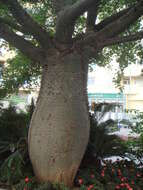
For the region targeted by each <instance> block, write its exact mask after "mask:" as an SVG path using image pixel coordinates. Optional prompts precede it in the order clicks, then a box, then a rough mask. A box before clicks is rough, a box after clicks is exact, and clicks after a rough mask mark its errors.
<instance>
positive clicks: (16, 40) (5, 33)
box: [0, 23, 45, 63]
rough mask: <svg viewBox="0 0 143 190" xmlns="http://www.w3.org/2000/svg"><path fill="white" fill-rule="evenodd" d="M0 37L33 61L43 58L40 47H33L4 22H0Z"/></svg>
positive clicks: (39, 60) (40, 60)
mask: <svg viewBox="0 0 143 190" xmlns="http://www.w3.org/2000/svg"><path fill="white" fill-rule="evenodd" d="M0 37H1V38H3V39H5V40H6V41H7V42H9V43H10V44H11V45H13V46H14V47H16V48H17V49H19V50H20V51H21V52H22V53H23V54H25V55H26V56H28V57H29V58H31V59H32V60H33V61H35V62H39V63H40V62H42V61H43V60H44V58H45V54H44V51H43V50H42V49H40V48H38V47H35V46H34V45H33V44H32V43H30V42H29V41H27V40H25V39H24V38H22V37H21V36H18V35H17V34H15V33H14V32H13V31H12V30H10V28H9V27H8V26H7V25H6V24H3V23H0Z"/></svg>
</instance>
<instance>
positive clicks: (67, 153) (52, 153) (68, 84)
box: [29, 53, 89, 186]
mask: <svg viewBox="0 0 143 190" xmlns="http://www.w3.org/2000/svg"><path fill="white" fill-rule="evenodd" d="M46 63H47V65H48V66H46V64H45V66H44V68H43V75H42V83H41V89H40V94H39V98H38V102H37V106H36V109H35V112H34V114H33V116H32V121H31V125H30V130H29V154H30V158H31V162H32V165H33V168H34V172H35V175H36V177H37V178H38V180H39V181H50V182H52V183H53V182H54V183H55V182H58V183H60V182H62V183H64V184H65V185H67V186H72V184H73V180H74V177H75V175H76V172H77V169H78V167H79V165H80V162H81V159H82V157H83V155H84V152H85V149H86V146H87V143H88V137H89V118H88V104H87V89H86V88H87V73H88V65H87V64H84V63H83V62H82V59H81V56H80V55H79V54H77V53H72V54H68V55H66V56H63V57H59V56H54V57H50V58H48V60H47V61H46Z"/></svg>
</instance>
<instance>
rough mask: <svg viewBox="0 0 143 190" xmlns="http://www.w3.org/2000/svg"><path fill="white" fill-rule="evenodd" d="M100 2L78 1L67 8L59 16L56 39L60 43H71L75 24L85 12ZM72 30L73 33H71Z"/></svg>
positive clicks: (94, 0)
mask: <svg viewBox="0 0 143 190" xmlns="http://www.w3.org/2000/svg"><path fill="white" fill-rule="evenodd" d="M98 2H99V0H78V1H77V2H76V3H74V4H73V5H71V6H69V7H67V8H65V10H63V11H62V12H61V14H60V15H59V19H58V20H57V26H56V29H57V30H56V31H57V32H56V38H57V40H58V41H69V40H70V39H71V36H72V33H73V28H74V24H75V21H76V19H77V18H79V17H80V16H81V15H82V14H83V13H84V12H86V11H87V10H89V9H90V8H91V7H92V6H93V5H94V6H96V4H98ZM71 29H72V32H71Z"/></svg>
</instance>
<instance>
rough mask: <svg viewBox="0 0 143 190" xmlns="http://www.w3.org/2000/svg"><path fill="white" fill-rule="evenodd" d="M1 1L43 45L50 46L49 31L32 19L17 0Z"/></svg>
mask: <svg viewBox="0 0 143 190" xmlns="http://www.w3.org/2000/svg"><path fill="white" fill-rule="evenodd" d="M0 2H2V3H3V4H5V5H7V6H8V7H9V10H10V11H11V13H12V14H13V16H14V18H15V19H16V20H17V21H18V22H19V24H20V25H21V26H23V28H25V31H26V30H28V31H29V33H31V35H33V37H34V38H35V39H36V40H37V41H38V42H39V43H40V44H41V45H42V46H43V47H45V48H49V47H50V45H51V41H50V37H49V35H48V33H47V32H46V31H45V30H44V29H43V28H42V27H41V26H40V25H39V24H38V23H37V22H35V21H34V20H33V19H32V17H31V16H30V15H29V14H28V13H27V12H26V11H25V10H24V9H23V8H22V6H21V5H20V4H19V3H18V1H17V0H0Z"/></svg>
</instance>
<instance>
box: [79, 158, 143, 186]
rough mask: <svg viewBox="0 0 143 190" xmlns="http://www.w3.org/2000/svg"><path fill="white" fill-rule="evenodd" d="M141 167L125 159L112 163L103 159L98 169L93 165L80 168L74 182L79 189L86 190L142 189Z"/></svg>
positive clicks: (142, 175)
mask: <svg viewBox="0 0 143 190" xmlns="http://www.w3.org/2000/svg"><path fill="white" fill-rule="evenodd" d="M142 172H143V169H142V168H137V167H136V165H135V164H134V163H133V162H131V161H127V160H122V161H119V160H117V161H116V162H114V163H112V161H111V160H109V161H104V165H103V166H102V167H101V170H100V171H97V168H96V167H95V166H93V168H91V169H88V170H87V169H83V170H80V171H79V173H78V176H77V178H76V184H77V185H79V187H80V189H86V190H96V189H98V190H106V189H107V190H117V189H124V190H127V189H132V190H133V189H134V190H138V189H142V185H143V180H142V177H143V174H142Z"/></svg>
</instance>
